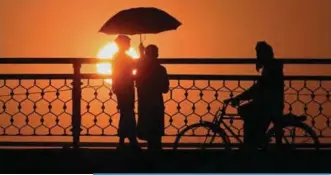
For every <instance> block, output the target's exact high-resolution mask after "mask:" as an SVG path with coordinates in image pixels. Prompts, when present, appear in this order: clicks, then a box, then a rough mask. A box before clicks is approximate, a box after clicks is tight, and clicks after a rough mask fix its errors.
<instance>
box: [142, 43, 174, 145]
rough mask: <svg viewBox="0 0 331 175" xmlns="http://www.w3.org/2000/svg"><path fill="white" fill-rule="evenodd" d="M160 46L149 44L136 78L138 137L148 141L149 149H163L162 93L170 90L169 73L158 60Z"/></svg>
mask: <svg viewBox="0 0 331 175" xmlns="http://www.w3.org/2000/svg"><path fill="white" fill-rule="evenodd" d="M158 56H159V54H158V47H157V46H155V45H149V46H147V47H146V49H145V56H144V57H143V59H142V60H140V64H139V67H138V71H137V72H138V74H137V75H138V76H137V79H136V83H137V90H138V114H139V118H138V126H137V128H138V137H139V138H140V139H142V140H146V141H147V142H148V150H150V151H153V152H154V151H160V150H162V136H163V135H164V109H165V107H164V102H163V95H162V93H167V92H168V90H169V79H168V74H167V71H166V69H165V67H163V66H162V65H160V64H159V63H158V61H157V58H158Z"/></svg>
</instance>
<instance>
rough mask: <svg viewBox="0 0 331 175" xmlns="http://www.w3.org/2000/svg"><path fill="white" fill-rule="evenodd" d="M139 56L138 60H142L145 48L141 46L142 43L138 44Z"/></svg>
mask: <svg viewBox="0 0 331 175" xmlns="http://www.w3.org/2000/svg"><path fill="white" fill-rule="evenodd" d="M139 55H140V58H143V57H144V56H145V46H144V45H143V43H140V44H139Z"/></svg>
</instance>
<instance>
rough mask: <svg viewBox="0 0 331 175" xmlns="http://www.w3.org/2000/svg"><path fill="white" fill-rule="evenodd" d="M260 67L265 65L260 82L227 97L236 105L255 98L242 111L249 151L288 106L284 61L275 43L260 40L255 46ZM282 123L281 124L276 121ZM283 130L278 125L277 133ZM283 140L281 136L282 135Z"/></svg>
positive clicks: (253, 149)
mask: <svg viewBox="0 0 331 175" xmlns="http://www.w3.org/2000/svg"><path fill="white" fill-rule="evenodd" d="M255 50H256V56H257V62H256V71H258V72H259V71H260V70H261V69H262V73H261V76H260V78H259V79H258V81H257V83H256V84H254V85H253V86H251V87H250V88H249V89H248V90H246V91H245V92H243V93H242V94H240V95H238V96H236V97H234V98H233V99H229V100H225V102H226V103H227V102H231V103H232V104H234V105H239V102H240V101H243V100H245V101H246V100H252V102H250V103H248V104H246V105H243V106H240V107H239V109H238V112H239V115H240V116H241V117H243V119H244V144H245V145H246V147H245V148H248V150H249V151H255V150H256V149H257V148H258V146H259V144H260V142H261V139H263V136H264V135H265V133H266V131H267V129H268V127H269V125H270V122H271V121H274V122H275V123H277V122H278V121H279V120H278V119H279V117H282V116H283V109H284V74H283V64H282V63H281V62H279V61H278V60H276V59H275V58H274V52H273V49H272V47H271V46H270V45H269V44H268V43H267V42H265V41H259V42H258V43H257V44H256V47H255ZM276 126H279V125H276ZM279 134H281V128H278V131H277V135H279ZM277 140H278V142H279V137H278V139H277Z"/></svg>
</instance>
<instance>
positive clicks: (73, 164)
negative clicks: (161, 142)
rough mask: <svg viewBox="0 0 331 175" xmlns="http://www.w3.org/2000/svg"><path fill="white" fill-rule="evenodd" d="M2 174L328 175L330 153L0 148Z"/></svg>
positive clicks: (330, 169)
mask: <svg viewBox="0 0 331 175" xmlns="http://www.w3.org/2000/svg"><path fill="white" fill-rule="evenodd" d="M0 156H1V161H0V167H1V168H0V173H93V172H94V173H95V172H109V173H116V172H117V173H118V172H159V173H160V172H164V173H170V172H178V173H179V172H181V173H193V172H200V173H213V172H214V173H215V172H233V173H234V172H295V173H300V172H301V173H303V172H306V173H308V172H315V173H316V172H326V173H330V172H331V163H330V157H331V151H321V152H319V153H316V152H311V151H296V152H287V153H258V154H254V155H249V156H244V155H243V154H242V153H240V152H238V151H234V152H231V153H225V152H221V151H219V152H217V151H209V152H197V151H180V152H172V151H164V152H163V153H162V154H161V155H149V154H147V152H143V153H141V154H134V153H133V152H131V151H129V150H126V151H123V152H119V151H116V150H105V149H99V150H98V149H81V150H76V151H75V150H55V149H53V150H0Z"/></svg>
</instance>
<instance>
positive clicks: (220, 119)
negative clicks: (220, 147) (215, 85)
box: [212, 103, 243, 144]
mask: <svg viewBox="0 0 331 175" xmlns="http://www.w3.org/2000/svg"><path fill="white" fill-rule="evenodd" d="M228 105H229V104H228V103H223V107H222V108H221V109H219V110H218V111H217V112H216V114H215V115H214V119H213V121H212V123H215V124H216V125H217V126H219V127H221V126H224V127H225V130H226V131H229V132H230V134H231V137H233V138H235V139H236V140H237V141H238V142H239V143H240V144H242V143H243V140H241V139H240V138H239V136H238V135H237V134H235V133H234V131H233V130H232V129H231V127H230V126H229V125H227V124H226V123H225V122H224V119H230V120H235V119H236V120H243V119H242V118H234V117H233V116H235V114H228V115H227V114H226V109H227V107H228ZM221 128H222V127H221Z"/></svg>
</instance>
